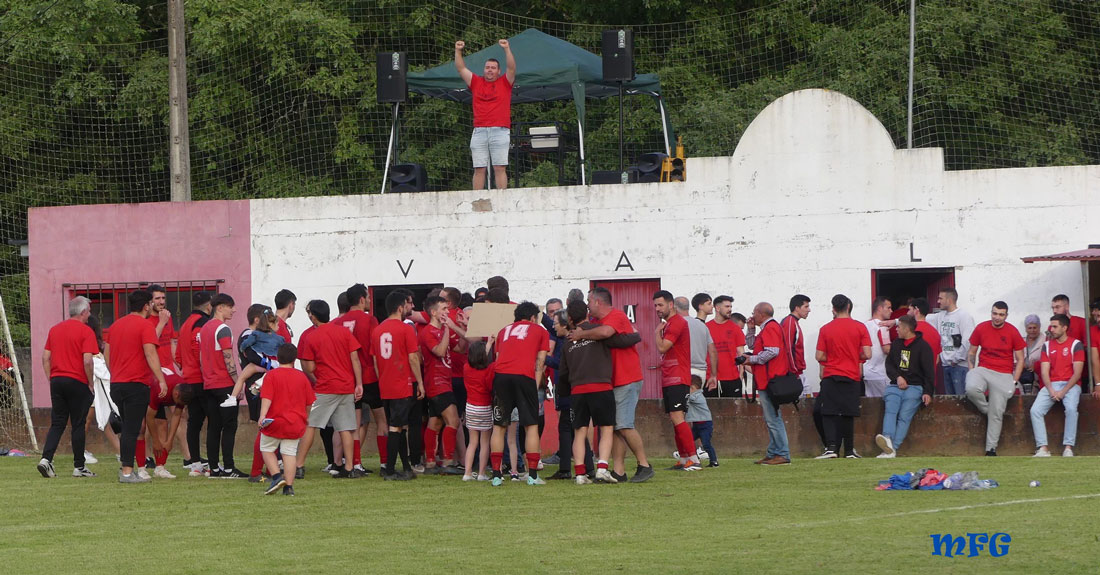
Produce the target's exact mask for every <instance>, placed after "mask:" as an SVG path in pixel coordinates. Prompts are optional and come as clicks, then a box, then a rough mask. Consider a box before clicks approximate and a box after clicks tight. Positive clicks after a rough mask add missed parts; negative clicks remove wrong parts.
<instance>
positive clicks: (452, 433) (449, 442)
mask: <svg viewBox="0 0 1100 575" xmlns="http://www.w3.org/2000/svg"><path fill="white" fill-rule="evenodd" d="M457 436H458V428H456V427H444V428H443V459H454V458H455V438H456V437H457Z"/></svg>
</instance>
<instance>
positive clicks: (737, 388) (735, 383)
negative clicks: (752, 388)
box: [703, 379, 744, 398]
mask: <svg viewBox="0 0 1100 575" xmlns="http://www.w3.org/2000/svg"><path fill="white" fill-rule="evenodd" d="M703 397H725V398H737V397H744V392H743V391H742V390H741V380H740V379H726V380H719V381H718V387H716V388H714V389H704V390H703Z"/></svg>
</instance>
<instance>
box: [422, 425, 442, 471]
mask: <svg viewBox="0 0 1100 575" xmlns="http://www.w3.org/2000/svg"><path fill="white" fill-rule="evenodd" d="M438 437H439V432H438V431H436V430H434V429H431V428H428V429H425V430H424V461H427V462H428V463H432V464H434V463H435V444H436V439H438Z"/></svg>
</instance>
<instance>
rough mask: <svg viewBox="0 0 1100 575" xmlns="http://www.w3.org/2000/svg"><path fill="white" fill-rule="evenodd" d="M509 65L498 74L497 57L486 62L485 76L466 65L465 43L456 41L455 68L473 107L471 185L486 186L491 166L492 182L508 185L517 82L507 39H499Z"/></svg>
mask: <svg viewBox="0 0 1100 575" xmlns="http://www.w3.org/2000/svg"><path fill="white" fill-rule="evenodd" d="M499 44H500V47H501V48H504V59H505V62H506V63H507V65H508V68H507V70H506V71H505V73H504V76H501V75H500V60H497V59H496V58H489V59H488V60H487V61H486V62H485V70H484V76H478V75H477V74H474V73H473V72H471V71H470V69H469V68H467V67H466V62H465V60H463V59H462V50H464V49H465V48H466V43H465V42H463V41H462V40H459V41H457V42H455V68H457V69H458V75H459V76H462V81H463V82H466V85H467V86H468V87H469V88H470V96H471V97H472V100H473V108H474V134H473V136H471V137H470V153H471V155H472V156H473V160H474V189H475V190H481V189H484V188H485V180H486V176H487V172H486V171H487V169H488V167H489V166H490V165H492V166H493V182H494V183H495V184H496V187H497V188H499V189H502V190H503V189H504V188H506V187H507V186H508V173H507V171H508V147H509V144H510V139H511V128H512V87H513V86H514V85H515V83H516V59H515V57H514V56H512V48H511V47H510V46H509V45H508V40H503V39H502V40H500V41H499Z"/></svg>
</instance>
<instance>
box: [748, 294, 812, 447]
mask: <svg viewBox="0 0 1100 575" xmlns="http://www.w3.org/2000/svg"><path fill="white" fill-rule="evenodd" d="M803 297H805V296H803ZM808 300H809V298H807V301H808ZM807 313H808V308H807ZM745 326H746V328H747V329H748V330H749V331H748V333H747V334H746V335H745V345H746V346H747V347H750V348H752V355H742V356H741V357H740V358H738V362H739V363H741V364H744V363H748V364H750V365H752V366H753V368H752V379H753V384H754V385H755V386H756V388H757V389H759V390H760V392H761V393H760V407H761V409H763V411H764V423H765V424H766V425H767V426H768V450H767V452H766V453H765V454H764V457H762V458H760V459H758V460H756V461H755V462H753V463H756V464H757V465H790V464H791V448H790V444H789V443H788V441H787V426H786V425H785V424H784V423H783V416H782V414H781V413H780V412H779V406H778V405H773V404H772V402H771V399H770V398H769V397H768V382H769V381H771V380H772V379H774V378H776V377H779V376H781V375H787V374H788V373H791V372H792V371H793V370H792V369H791V366H790V363H789V362H790V358H791V353H790V351H789V350H788V348H787V344H786V339H785V338H784V337H783V328H781V327H780V325H779V322H778V321H776V320H775V309H774V308H773V307H772V304H770V303H768V302H760V303H758V304H756V307H754V308H752V317H750V318H749V319H748V321H747V322H745ZM757 326H760V333H759V334H758V333H756V328H757Z"/></svg>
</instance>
